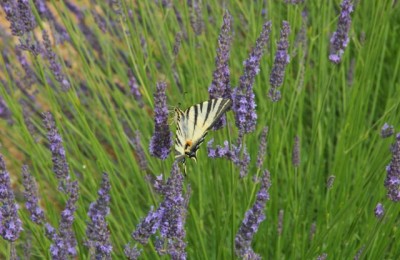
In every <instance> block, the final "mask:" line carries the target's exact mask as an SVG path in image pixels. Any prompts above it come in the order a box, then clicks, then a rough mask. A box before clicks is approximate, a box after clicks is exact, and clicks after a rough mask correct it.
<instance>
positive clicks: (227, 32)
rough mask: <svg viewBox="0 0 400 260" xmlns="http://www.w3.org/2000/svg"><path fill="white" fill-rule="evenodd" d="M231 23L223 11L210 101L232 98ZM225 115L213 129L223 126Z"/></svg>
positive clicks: (226, 12) (209, 90)
mask: <svg viewBox="0 0 400 260" xmlns="http://www.w3.org/2000/svg"><path fill="white" fill-rule="evenodd" d="M231 23H232V17H231V15H230V14H229V12H228V11H225V14H224V22H223V24H222V27H221V32H220V34H219V37H218V49H217V57H216V58H215V67H216V68H215V70H214V73H213V80H212V82H211V85H210V87H209V88H208V93H209V95H210V99H212V98H219V97H223V98H229V99H230V98H232V90H231V86H230V72H229V66H228V61H229V52H230V48H231V43H232V36H231ZM225 121H226V119H225V115H224V116H222V117H221V118H220V119H219V120H218V121H217V122H216V123H215V125H214V127H213V128H214V129H215V130H216V129H220V128H222V127H223V126H224V125H225V123H226V122H225Z"/></svg>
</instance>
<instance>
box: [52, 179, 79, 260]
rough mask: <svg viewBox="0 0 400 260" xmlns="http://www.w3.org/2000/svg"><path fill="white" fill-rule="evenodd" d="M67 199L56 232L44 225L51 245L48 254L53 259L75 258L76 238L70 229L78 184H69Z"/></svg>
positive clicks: (76, 199)
mask: <svg viewBox="0 0 400 260" xmlns="http://www.w3.org/2000/svg"><path fill="white" fill-rule="evenodd" d="M68 190H69V195H70V197H69V199H68V201H67V205H66V206H65V209H64V210H63V211H62V212H61V221H60V225H59V229H58V232H57V230H56V229H54V228H53V227H52V226H51V225H50V224H49V223H46V224H45V228H46V236H47V237H48V238H50V239H51V240H52V241H53V243H52V244H51V245H50V254H51V256H52V258H53V259H60V260H61V259H66V257H67V256H70V257H74V256H76V253H77V252H76V245H77V242H76V238H75V234H74V231H73V229H72V224H73V222H74V213H75V211H76V205H75V204H76V202H77V201H78V196H79V186H78V182H77V181H74V182H71V183H70V188H69V189H68Z"/></svg>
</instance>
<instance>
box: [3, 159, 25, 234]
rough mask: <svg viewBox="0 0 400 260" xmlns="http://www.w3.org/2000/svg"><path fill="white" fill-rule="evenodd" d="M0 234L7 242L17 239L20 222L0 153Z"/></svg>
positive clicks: (20, 228)
mask: <svg viewBox="0 0 400 260" xmlns="http://www.w3.org/2000/svg"><path fill="white" fill-rule="evenodd" d="M0 202H1V204H2V206H1V208H0V235H1V236H2V237H3V238H4V239H5V240H7V241H9V242H14V241H15V240H17V239H18V237H19V233H20V232H21V230H22V223H21V220H20V218H19V216H18V205H17V204H16V203H15V198H14V193H13V191H12V189H11V182H10V174H9V173H8V171H7V169H6V165H5V162H4V159H3V156H2V155H1V154H0Z"/></svg>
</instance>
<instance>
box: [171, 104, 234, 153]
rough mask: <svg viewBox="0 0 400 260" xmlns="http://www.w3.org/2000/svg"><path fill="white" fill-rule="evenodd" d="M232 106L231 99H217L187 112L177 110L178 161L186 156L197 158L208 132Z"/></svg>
mask: <svg viewBox="0 0 400 260" xmlns="http://www.w3.org/2000/svg"><path fill="white" fill-rule="evenodd" d="M231 105H232V101H231V100H230V99H224V98H217V99H211V100H208V101H205V102H203V103H200V104H196V105H194V106H191V107H189V108H188V109H186V110H185V111H182V110H180V109H179V108H176V109H175V118H176V124H177V130H176V138H175V151H176V153H177V155H176V159H178V160H183V159H184V158H185V156H189V157H191V158H196V151H197V150H198V149H199V146H200V144H201V143H202V142H203V141H204V138H205V136H206V135H207V133H208V130H209V129H210V128H212V127H213V125H214V124H215V122H217V121H218V120H219V119H220V118H221V116H222V115H223V114H224V113H225V111H226V110H228V109H229V108H230V107H231Z"/></svg>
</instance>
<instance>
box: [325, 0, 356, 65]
mask: <svg viewBox="0 0 400 260" xmlns="http://www.w3.org/2000/svg"><path fill="white" fill-rule="evenodd" d="M340 6H341V8H342V10H341V12H340V15H339V21H338V24H337V29H336V32H334V33H333V34H332V37H331V50H330V54H329V60H330V61H331V62H333V63H336V64H338V63H340V62H341V60H342V55H343V53H344V50H345V49H346V47H347V44H348V43H349V36H348V34H349V30H350V25H351V16H350V14H351V13H352V12H353V4H352V0H343V2H342V4H341V5H340Z"/></svg>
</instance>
